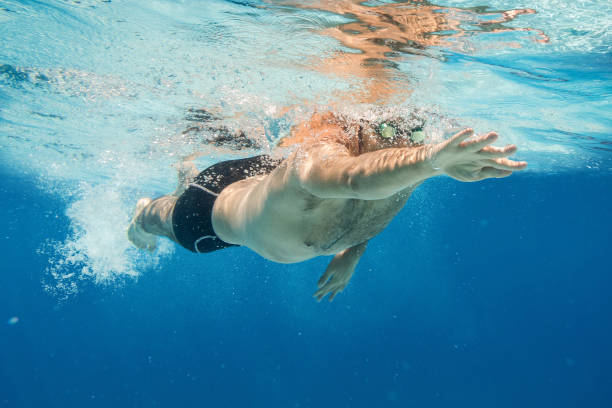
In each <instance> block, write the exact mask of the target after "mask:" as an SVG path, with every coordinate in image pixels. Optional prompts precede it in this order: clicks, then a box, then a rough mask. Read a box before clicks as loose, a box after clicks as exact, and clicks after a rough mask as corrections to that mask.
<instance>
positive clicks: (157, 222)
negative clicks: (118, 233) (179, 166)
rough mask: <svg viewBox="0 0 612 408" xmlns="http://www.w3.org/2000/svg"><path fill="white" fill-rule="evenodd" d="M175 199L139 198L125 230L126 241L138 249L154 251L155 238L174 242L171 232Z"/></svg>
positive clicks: (164, 197)
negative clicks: (160, 237) (166, 238)
mask: <svg viewBox="0 0 612 408" xmlns="http://www.w3.org/2000/svg"><path fill="white" fill-rule="evenodd" d="M177 199H178V198H177V197H175V196H173V195H167V196H163V197H159V198H157V199H155V200H151V199H150V198H141V199H140V200H138V203H136V210H135V211H134V217H133V218H132V222H130V226H129V227H128V230H127V235H128V239H129V240H130V242H132V243H133V244H134V245H135V246H137V247H138V248H140V249H146V250H148V251H154V250H155V248H157V237H158V236H164V237H168V238H170V239H171V240H173V241H174V242H176V237H175V236H174V231H173V230H172V212H173V210H174V205H175V204H176V201H177Z"/></svg>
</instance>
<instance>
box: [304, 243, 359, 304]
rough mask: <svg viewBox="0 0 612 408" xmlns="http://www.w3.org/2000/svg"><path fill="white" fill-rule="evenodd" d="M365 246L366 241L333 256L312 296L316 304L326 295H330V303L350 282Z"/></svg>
mask: <svg viewBox="0 0 612 408" xmlns="http://www.w3.org/2000/svg"><path fill="white" fill-rule="evenodd" d="M367 245H368V242H367V241H366V242H364V243H361V244H359V245H355V246H354V247H351V248H348V249H345V250H344V251H342V252H340V253H339V254H337V255H336V256H334V258H333V259H332V260H331V262H330V263H329V265H327V269H326V270H325V273H324V274H323V275H321V278H319V282H318V283H317V286H318V287H319V289H318V290H317V291H316V292H315V293H314V295H313V297H314V298H316V299H317V302H320V301H321V299H323V298H324V297H325V296H326V295H327V294H330V295H329V301H330V302H331V301H332V300H334V297H336V295H337V294H338V293H340V292H342V291H343V290H344V288H345V287H346V285H348V283H349V281H350V280H351V277H352V276H353V272H355V267H356V266H357V263H358V262H359V259H360V258H361V256H362V255H363V253H364V252H365V249H366V246H367Z"/></svg>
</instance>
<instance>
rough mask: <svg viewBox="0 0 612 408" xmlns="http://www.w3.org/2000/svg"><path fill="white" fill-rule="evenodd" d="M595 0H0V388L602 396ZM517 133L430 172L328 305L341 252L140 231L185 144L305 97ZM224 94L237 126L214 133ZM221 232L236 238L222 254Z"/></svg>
mask: <svg viewBox="0 0 612 408" xmlns="http://www.w3.org/2000/svg"><path fill="white" fill-rule="evenodd" d="M609 11H610V7H609V5H608V3H607V2H605V1H590V2H585V1H580V2H571V3H568V2H565V1H561V0H542V1H537V2H536V1H531V2H523V3H520V4H517V3H516V2H513V1H497V0H487V1H486V2H485V1H483V2H478V1H471V0H469V1H461V0H457V1H438V2H426V1H406V2H391V1H367V2H360V1H326V0H319V1H315V0H309V1H280V0H278V1H276V0H275V1H219V0H211V1H192V0H185V1H165V0H155V1H142V0H133V1H117V0H115V1H94V0H82V1H67V0H66V1H60V0H51V1H35V0H26V1H13V0H4V1H2V2H0V38H1V45H0V147H1V149H0V157H1V158H2V164H1V167H0V171H1V172H2V175H3V181H2V183H1V184H0V196H1V197H2V204H1V205H2V209H3V212H4V214H5V217H3V218H4V228H3V234H1V235H2V236H0V242H1V244H0V248H1V251H2V252H1V253H2V254H3V255H4V258H5V262H4V268H3V269H4V271H3V272H2V273H1V274H0V275H1V276H0V311H1V313H0V321H2V322H6V324H2V326H1V327H0V350H1V351H0V362H1V364H0V406H2V405H4V406H34V405H42V406H109V405H110V404H114V405H117V406H153V405H157V406H176V405H179V406H203V405H204V406H215V407H216V406H228V407H234V406H293V407H307V406H315V405H316V406H328V405H336V406H337V405H340V406H348V407H357V406H364V407H365V406H368V407H369V406H394V405H397V406H409V405H416V406H449V405H450V404H456V405H459V406H464V405H469V406H508V407H510V406H576V405H578V404H580V405H585V406H592V407H596V406H602V407H603V406H609V404H610V402H611V401H612V393H611V392H610V391H609V390H610V389H612V387H611V386H610V384H612V371H611V370H610V368H609V362H610V360H611V359H612V354H611V353H610V351H609V347H607V344H609V343H610V341H611V340H612V327H611V324H610V321H612V319H610V316H611V312H612V306H611V305H610V302H609V293H610V290H611V289H612V280H611V278H610V274H609V271H608V269H609V267H608V266H607V264H608V253H609V249H610V243H611V242H610V237H609V231H610V227H611V226H612V225H611V223H610V221H609V216H608V212H609V208H611V207H610V205H611V204H612V203H611V193H610V192H611V189H610V187H611V184H612V177H611V174H612V173H611V170H612V153H611V149H612V148H611V143H612V136H611V135H612V115H611V109H610V98H611V90H612V53H611V47H612V34H610V33H611V32H612V27H611V26H612V19H611V18H610V17H609ZM376 109H386V110H391V111H394V112H397V113H398V114H403V113H405V112H412V111H415V110H416V111H418V112H419V114H420V115H422V116H423V117H425V118H426V119H427V125H426V131H427V132H426V133H427V135H428V140H429V141H432V142H434V141H439V140H442V139H443V138H446V137H448V136H449V135H450V134H451V133H452V132H453V131H454V130H457V129H460V128H461V127H466V126H470V127H473V128H474V129H475V130H476V131H477V132H485V131H488V130H496V131H497V132H498V133H499V134H500V136H501V140H502V141H503V142H507V143H514V144H516V145H517V146H518V148H519V151H518V152H517V154H516V157H517V158H518V159H521V160H527V161H528V162H529V167H528V170H526V171H525V172H524V173H522V174H520V175H513V176H512V177H510V178H509V179H504V180H493V181H485V182H482V183H474V184H464V183H457V182H454V181H452V180H450V179H448V178H441V177H440V178H435V179H432V180H429V181H428V182H426V183H425V184H424V185H423V186H422V187H420V188H419V189H418V190H417V192H416V193H415V195H414V197H412V198H411V199H410V201H409V203H408V205H407V206H406V208H405V209H404V210H403V211H402V212H401V213H400V215H399V216H398V218H397V219H396V220H394V221H393V223H392V224H391V225H390V226H389V228H388V229H387V230H385V231H384V232H383V233H382V234H381V235H380V236H379V237H377V238H376V239H375V240H373V241H372V243H371V244H370V249H369V251H368V253H367V256H365V257H364V259H363V260H362V262H361V263H360V265H359V267H358V270H357V272H356V275H355V278H354V279H353V281H352V282H351V284H350V286H349V287H348V288H347V290H346V291H345V292H344V293H343V294H342V295H340V296H339V297H338V298H337V299H336V300H335V301H334V302H333V303H327V302H325V303H320V304H319V303H316V302H314V301H313V300H312V299H311V294H312V292H314V289H315V283H316V279H317V278H318V276H319V274H320V272H321V271H322V270H323V269H324V268H325V264H326V262H328V260H327V259H324V258H318V259H314V260H311V261H308V262H306V263H303V264H295V265H279V264H274V263H271V262H268V261H266V260H264V259H262V258H260V257H258V256H257V255H255V254H254V253H252V252H249V251H248V250H247V249H245V248H231V249H227V250H224V251H221V252H219V253H214V254H210V255H204V256H202V255H201V256H197V255H193V254H190V253H187V252H186V251H184V250H183V249H182V248H180V247H178V246H176V245H174V244H172V243H171V242H169V241H167V240H164V241H161V242H160V247H159V248H158V250H157V251H156V252H154V253H152V254H150V253H146V252H143V251H139V250H137V249H136V248H134V247H132V246H131V245H130V243H129V242H128V241H127V239H126V237H125V226H127V224H128V223H129V219H130V217H131V212H132V210H133V206H134V203H135V201H136V199H137V198H138V197H141V196H158V195H161V194H166V193H167V192H169V191H172V190H174V188H175V185H176V172H175V170H174V168H173V165H174V164H175V163H176V162H177V161H179V159H180V158H181V157H183V156H186V155H189V154H192V153H194V152H196V151H199V152H203V153H204V155H203V156H202V157H201V158H200V159H198V163H197V164H198V166H200V167H205V166H207V165H210V164H213V163H215V162H217V161H220V160H224V159H230V158H238V157H247V156H250V155H254V154H261V153H264V154H274V153H275V152H277V151H278V148H277V147H276V146H277V144H278V143H279V141H280V140H281V138H283V137H284V136H287V135H288V134H289V132H290V130H291V127H292V126H293V125H295V124H296V123H299V122H300V121H302V120H305V119H307V118H308V117H309V116H310V115H312V113H313V112H315V111H321V110H336V111H341V112H347V113H350V114H353V115H362V114H371V112H373V111H375V110H376ZM208 112H212V113H214V114H215V115H217V116H219V117H222V118H223V123H224V126H227V127H228V128H230V129H232V130H236V131H238V130H240V131H243V132H244V135H245V143H243V144H242V145H240V146H236V145H225V144H222V143H221V144H220V143H213V141H212V138H213V136H214V135H211V133H210V132H209V131H207V130H206V129H205V128H203V127H202V126H201V123H202V118H203V116H202V115H205V114H207V113H208ZM225 251H227V252H225Z"/></svg>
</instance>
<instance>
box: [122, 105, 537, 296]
mask: <svg viewBox="0 0 612 408" xmlns="http://www.w3.org/2000/svg"><path fill="white" fill-rule="evenodd" d="M497 137H498V136H497V134H496V133H495V132H489V133H486V134H484V135H480V136H475V135H474V133H473V131H472V129H465V130H463V131H461V132H459V133H457V134H455V135H454V136H452V137H451V138H450V139H448V140H445V141H443V142H440V143H434V144H424V143H422V141H423V138H424V134H423V131H422V129H420V128H415V129H412V130H411V131H408V132H406V131H399V130H398V129H397V128H396V127H394V126H393V125H392V124H388V123H378V124H374V125H364V124H363V123H346V121H343V120H341V119H340V118H339V117H338V116H337V115H335V114H332V113H317V114H314V115H313V116H312V117H311V118H310V120H309V121H306V122H305V123H302V124H300V125H298V126H296V127H294V128H293V129H292V132H291V135H290V137H289V139H288V140H283V141H282V143H281V145H289V144H297V146H298V147H297V148H296V149H295V150H294V151H293V153H291V154H290V155H289V156H288V157H287V158H286V159H284V160H275V159H271V158H270V157H268V156H256V157H251V158H247V159H239V160H232V161H225V162H221V163H217V164H215V165H213V166H211V167H209V168H207V169H206V170H204V171H202V172H200V173H198V171H197V170H196V168H195V166H194V165H193V159H194V158H195V156H193V157H189V158H187V160H185V161H184V162H183V163H182V164H181V165H180V168H179V187H178V188H177V190H176V191H175V192H174V193H173V194H172V195H167V196H163V197H160V198H157V199H155V200H151V199H148V198H141V199H140V200H139V201H138V203H137V205H136V210H135V213H134V218H133V220H132V222H131V224H130V226H129V227H128V238H129V239H130V241H131V242H132V243H133V244H134V245H136V246H137V247H139V248H143V249H148V250H154V249H155V247H156V242H157V237H158V236H165V237H168V238H170V239H171V240H173V241H174V242H177V243H178V244H180V245H182V246H183V247H185V248H187V249H188V250H190V251H192V252H197V253H205V252H211V251H216V250H219V249H222V248H226V247H229V246H234V245H240V246H245V247H248V248H250V249H251V250H253V251H255V252H256V253H258V254H259V255H261V256H263V257H264V258H266V259H269V260H271V261H274V262H280V263H294V262H302V261H305V260H307V259H311V258H314V257H317V256H321V255H333V256H334V257H333V259H332V260H331V262H330V263H329V265H328V267H327V269H326V270H325V272H324V273H323V275H322V276H321V277H320V279H319V281H318V289H317V290H316V292H315V293H314V297H315V298H317V300H321V299H323V298H324V297H325V296H327V295H329V300H330V301H331V300H333V299H334V297H335V296H336V295H338V294H339V293H340V292H342V291H343V290H344V288H345V287H346V285H347V284H348V282H349V280H350V279H351V277H352V275H353V272H354V271H355V267H356V266H357V263H358V262H359V259H360V258H361V257H362V255H363V253H364V252H365V250H366V247H367V245H368V241H369V240H370V239H372V238H373V237H375V236H376V235H377V234H379V233H380V232H381V231H382V230H383V229H384V228H385V227H386V226H387V225H388V224H389V222H390V221H391V220H392V219H393V217H395V215H397V213H398V212H399V211H400V210H401V209H402V207H403V206H404V204H405V203H406V201H407V200H408V198H409V197H410V195H411V194H412V192H413V191H414V189H415V188H417V187H418V186H419V185H420V184H421V183H422V182H423V181H425V180H426V179H428V178H431V177H435V176H438V175H447V176H449V177H451V178H453V179H455V180H459V181H463V182H473V181H480V180H484V179H488V178H502V177H507V176H509V175H511V174H512V172H513V171H517V170H522V169H524V168H525V167H526V166H527V163H526V162H521V161H513V160H510V159H508V156H510V155H512V154H513V153H515V152H516V146H514V145H507V146H505V147H495V146H492V144H493V142H495V141H496V140H497Z"/></svg>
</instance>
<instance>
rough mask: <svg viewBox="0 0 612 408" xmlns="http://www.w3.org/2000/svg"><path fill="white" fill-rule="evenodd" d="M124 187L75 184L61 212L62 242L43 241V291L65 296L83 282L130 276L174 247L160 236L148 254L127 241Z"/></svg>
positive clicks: (128, 206) (127, 204) (129, 205)
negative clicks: (65, 222) (65, 226)
mask: <svg viewBox="0 0 612 408" xmlns="http://www.w3.org/2000/svg"><path fill="white" fill-rule="evenodd" d="M125 187H126V186H125V185H124V182H110V183H102V184H98V185H95V186H94V185H90V184H88V183H84V182H83V183H81V184H80V186H79V189H78V190H79V191H78V193H77V194H76V196H77V197H78V198H77V199H76V200H75V201H74V202H73V203H72V204H70V205H69V206H68V209H67V211H66V215H67V216H68V217H69V219H70V223H71V224H70V228H71V230H72V231H71V233H70V234H69V236H68V237H67V238H66V239H65V240H64V241H62V242H49V243H48V245H47V247H46V249H45V252H46V253H47V255H48V256H49V259H50V261H49V262H50V265H49V267H48V268H47V276H46V280H45V286H46V288H47V290H49V291H50V292H52V293H54V294H56V295H58V296H60V297H65V296H67V295H70V294H73V293H76V292H78V289H79V284H80V283H81V282H82V281H84V280H86V281H93V282H94V283H96V284H105V285H109V284H116V283H121V282H124V281H125V280H126V279H136V278H138V276H139V275H140V274H141V272H142V271H144V270H146V269H149V268H152V267H155V266H156V265H158V264H159V261H160V260H161V259H163V258H164V257H165V256H168V255H169V254H172V253H173V251H174V249H173V248H174V246H173V245H172V244H171V243H170V242H169V241H168V240H165V239H160V242H159V247H158V249H157V250H156V251H155V253H153V254H151V253H147V252H145V251H141V250H138V249H136V248H135V247H133V246H132V245H131V244H130V242H129V241H128V240H127V237H126V227H127V225H128V223H129V220H130V214H131V211H132V209H133V205H134V202H132V200H131V199H130V198H129V196H128V195H127V194H125Z"/></svg>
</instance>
